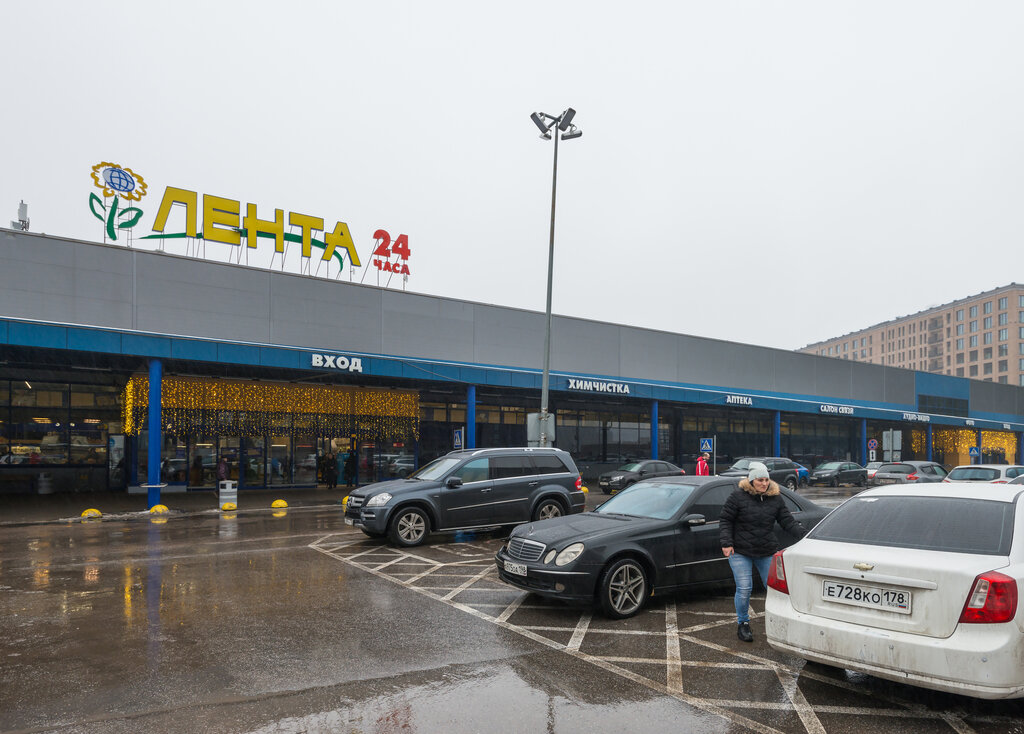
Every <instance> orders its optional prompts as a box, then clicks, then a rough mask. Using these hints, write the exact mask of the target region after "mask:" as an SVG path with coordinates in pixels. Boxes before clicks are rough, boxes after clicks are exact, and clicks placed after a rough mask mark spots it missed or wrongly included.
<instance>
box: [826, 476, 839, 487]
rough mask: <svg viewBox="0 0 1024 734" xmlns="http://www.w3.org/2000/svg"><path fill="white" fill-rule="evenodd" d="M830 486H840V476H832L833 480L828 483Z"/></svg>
mask: <svg viewBox="0 0 1024 734" xmlns="http://www.w3.org/2000/svg"><path fill="white" fill-rule="evenodd" d="M828 486H830V487H838V486H839V477H832V481H831V482H829V483H828Z"/></svg>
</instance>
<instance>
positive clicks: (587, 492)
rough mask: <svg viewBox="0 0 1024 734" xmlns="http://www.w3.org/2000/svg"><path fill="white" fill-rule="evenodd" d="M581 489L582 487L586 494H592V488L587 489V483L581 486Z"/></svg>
mask: <svg viewBox="0 0 1024 734" xmlns="http://www.w3.org/2000/svg"><path fill="white" fill-rule="evenodd" d="M580 489H582V490H583V491H584V492H585V493H586V494H590V490H589V489H587V487H586V485H584V486H582V487H580Z"/></svg>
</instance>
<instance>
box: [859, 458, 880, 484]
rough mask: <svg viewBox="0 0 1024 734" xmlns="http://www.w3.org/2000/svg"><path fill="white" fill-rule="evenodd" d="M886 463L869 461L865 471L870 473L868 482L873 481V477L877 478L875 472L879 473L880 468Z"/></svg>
mask: <svg viewBox="0 0 1024 734" xmlns="http://www.w3.org/2000/svg"><path fill="white" fill-rule="evenodd" d="M884 463H885V462H884V461H869V462H868V463H867V464H865V465H864V469H865V470H867V473H868V482H870V481H871V477H873V476H875V472H876V471H878V467H880V466H881V465H882V464H884Z"/></svg>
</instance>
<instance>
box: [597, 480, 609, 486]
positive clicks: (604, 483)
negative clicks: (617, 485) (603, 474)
mask: <svg viewBox="0 0 1024 734" xmlns="http://www.w3.org/2000/svg"><path fill="white" fill-rule="evenodd" d="M598 483H599V484H600V485H601V486H602V487H607V486H608V480H607V479H602V480H600V481H599V482H598Z"/></svg>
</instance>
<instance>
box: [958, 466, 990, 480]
mask: <svg viewBox="0 0 1024 734" xmlns="http://www.w3.org/2000/svg"><path fill="white" fill-rule="evenodd" d="M949 479H950V481H954V482H991V481H992V480H993V479H999V470H998V469H991V468H989V467H981V466H958V467H957V468H956V469H954V470H953V471H951V472H950V473H949Z"/></svg>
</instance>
